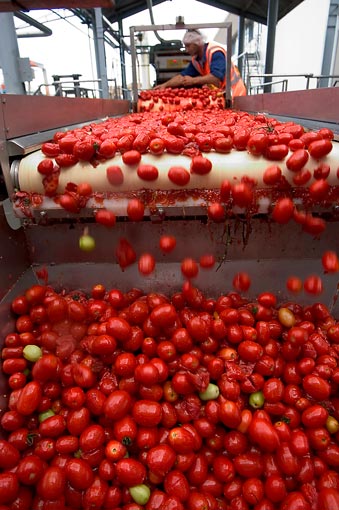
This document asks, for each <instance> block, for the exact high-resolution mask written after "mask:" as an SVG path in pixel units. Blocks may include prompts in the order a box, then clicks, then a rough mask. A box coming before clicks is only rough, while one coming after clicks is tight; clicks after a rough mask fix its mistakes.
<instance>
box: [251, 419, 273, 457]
mask: <svg viewBox="0 0 339 510" xmlns="http://www.w3.org/2000/svg"><path fill="white" fill-rule="evenodd" d="M248 432H249V436H250V438H251V440H252V441H253V442H254V443H255V444H257V445H258V446H259V447H260V449H261V450H263V451H266V452H275V451H276V449H277V448H278V446H279V444H280V439H279V436H278V433H277V431H276V429H275V428H274V426H273V425H272V424H271V423H270V422H269V421H268V420H266V419H263V418H260V417H259V416H258V415H257V414H255V415H254V417H253V419H252V421H251V423H250V426H249V429H248Z"/></svg>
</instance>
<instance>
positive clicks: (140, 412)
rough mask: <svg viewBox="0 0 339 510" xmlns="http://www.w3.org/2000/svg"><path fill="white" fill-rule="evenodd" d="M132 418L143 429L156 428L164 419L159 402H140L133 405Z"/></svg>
mask: <svg viewBox="0 0 339 510" xmlns="http://www.w3.org/2000/svg"><path fill="white" fill-rule="evenodd" d="M132 416H133V418H134V420H135V422H136V423H137V424H138V425H141V426H142V427H155V426H157V425H158V424H159V423H160V421H161V418H162V408H161V405H160V404H159V402H153V401H151V400H138V401H136V402H135V403H134V404H133V408H132Z"/></svg>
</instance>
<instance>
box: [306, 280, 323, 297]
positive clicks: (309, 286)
mask: <svg viewBox="0 0 339 510" xmlns="http://www.w3.org/2000/svg"><path fill="white" fill-rule="evenodd" d="M304 290H305V292H308V293H309V294H315V295H318V294H321V293H322V291H323V283H322V280H321V278H320V277H319V276H317V275H310V276H308V277H307V278H305V280H304Z"/></svg>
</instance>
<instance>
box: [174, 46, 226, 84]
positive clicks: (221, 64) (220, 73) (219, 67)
mask: <svg viewBox="0 0 339 510" xmlns="http://www.w3.org/2000/svg"><path fill="white" fill-rule="evenodd" d="M206 49H207V43H206V44H205V46H204V53H203V57H202V63H201V64H202V67H203V66H204V63H205V61H206ZM210 69H211V74H213V76H215V77H216V78H219V80H221V81H223V80H224V78H225V74H226V61H225V55H224V53H223V52H222V51H215V52H214V53H213V55H212V59H211V65H210ZM181 74H182V75H183V76H192V77H195V76H200V73H199V72H198V71H197V69H196V68H195V67H194V65H193V64H192V62H190V63H189V64H188V66H187V67H185V69H183V70H182V71H181Z"/></svg>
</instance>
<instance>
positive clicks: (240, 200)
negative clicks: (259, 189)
mask: <svg viewBox="0 0 339 510" xmlns="http://www.w3.org/2000/svg"><path fill="white" fill-rule="evenodd" d="M253 196H254V195H253V190H252V188H251V187H250V186H249V185H248V184H246V183H244V182H240V183H238V184H234V185H233V186H232V197H233V201H234V205H237V206H238V207H249V206H250V205H251V203H252V201H253Z"/></svg>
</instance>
